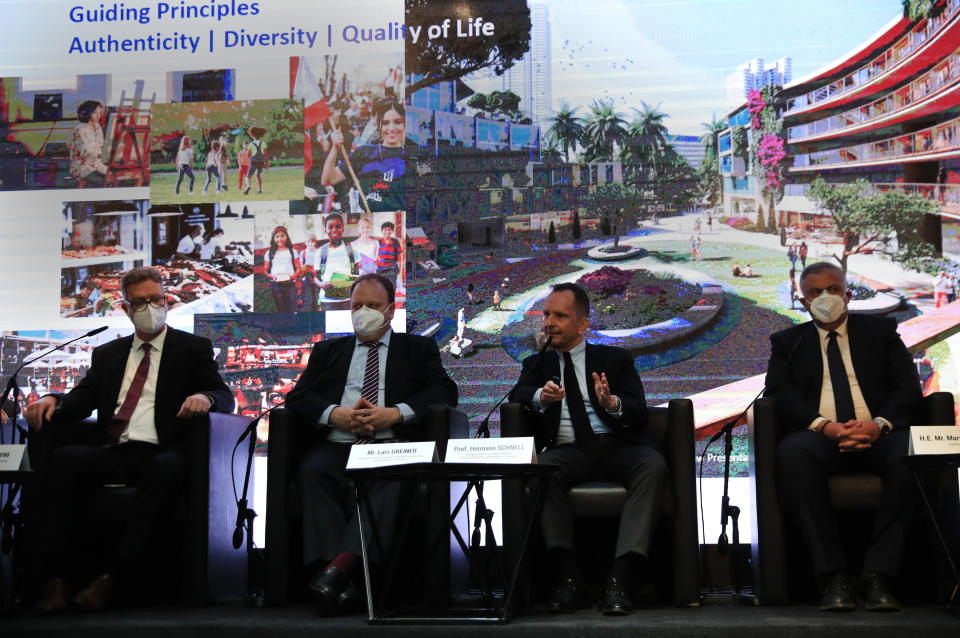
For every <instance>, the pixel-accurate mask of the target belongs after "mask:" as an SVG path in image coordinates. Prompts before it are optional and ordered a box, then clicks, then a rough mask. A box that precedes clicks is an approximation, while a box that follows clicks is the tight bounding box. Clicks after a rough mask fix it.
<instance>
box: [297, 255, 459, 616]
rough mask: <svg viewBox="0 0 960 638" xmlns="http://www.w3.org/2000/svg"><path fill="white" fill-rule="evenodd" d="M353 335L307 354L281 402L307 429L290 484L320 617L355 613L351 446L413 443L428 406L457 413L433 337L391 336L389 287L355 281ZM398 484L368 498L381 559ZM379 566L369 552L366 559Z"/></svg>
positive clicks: (382, 281) (368, 278) (376, 279)
mask: <svg viewBox="0 0 960 638" xmlns="http://www.w3.org/2000/svg"><path fill="white" fill-rule="evenodd" d="M350 304H351V308H352V313H353V314H352V319H353V330H354V335H353V336H349V337H341V338H339V339H331V340H324V341H321V342H319V343H318V344H317V345H315V346H314V348H313V351H312V352H311V354H310V360H309V361H308V362H307V367H306V369H305V370H304V371H303V374H302V375H301V376H300V379H299V380H298V381H297V385H296V386H295V387H294V389H293V390H291V391H290V393H289V394H288V395H287V403H286V405H287V408H288V409H289V410H290V411H291V412H294V413H296V414H298V415H299V416H300V418H301V419H302V421H303V422H305V423H308V424H310V425H311V428H312V429H311V432H310V435H311V436H312V438H313V442H312V449H311V450H310V452H308V453H307V455H306V456H305V458H304V460H303V462H302V463H301V465H300V468H299V471H298V473H297V477H298V480H299V483H300V487H301V493H302V495H303V525H304V528H303V544H304V547H303V555H304V564H305V566H306V568H307V570H308V572H313V576H312V577H311V578H310V579H309V581H308V586H309V588H310V590H311V591H312V592H313V593H314V595H315V596H316V598H317V600H318V601H319V603H320V606H321V610H322V611H324V612H325V613H353V612H356V611H359V610H360V608H361V605H362V600H363V599H362V595H361V591H362V583H361V581H360V574H361V573H362V565H361V563H360V554H361V550H360V536H359V527H358V521H357V517H356V507H355V506H353V505H352V504H351V503H350V502H349V499H348V498H345V495H346V494H350V493H352V487H351V484H350V482H349V480H348V479H347V478H346V475H345V473H344V469H345V466H346V462H347V457H348V455H349V452H350V446H351V445H353V444H355V443H358V442H387V441H406V440H417V439H422V438H423V437H424V433H423V431H422V424H423V417H424V415H425V413H426V410H427V407H428V406H430V405H433V404H446V405H449V406H451V407H455V406H456V405H457V386H456V384H454V382H453V381H452V380H451V379H450V377H449V376H447V373H446V371H445V370H444V369H443V364H442V363H441V361H440V351H439V349H438V348H437V344H436V342H435V341H433V339H428V338H426V337H421V336H418V335H410V334H404V333H394V332H393V331H392V330H391V329H390V321H391V320H392V319H393V314H394V288H393V283H392V282H391V281H390V280H389V279H388V278H386V277H384V276H383V275H379V274H376V273H370V274H366V275H361V276H360V277H358V278H357V279H356V281H354V282H353V285H352V286H351V289H350ZM399 500H400V493H399V486H398V485H397V484H396V483H393V484H381V485H377V486H375V487H374V488H373V489H372V490H371V494H370V505H371V508H372V509H373V510H374V512H375V516H374V519H375V520H376V521H377V526H378V528H379V532H380V537H381V538H382V539H383V540H384V546H385V551H389V538H390V533H391V531H392V528H393V527H394V522H395V520H396V516H397V511H398V507H399ZM368 555H369V556H370V559H371V561H372V562H373V563H374V564H376V563H377V562H379V561H380V560H381V559H382V557H381V556H379V555H377V552H376V548H372V551H371V552H370V553H369V554H368Z"/></svg>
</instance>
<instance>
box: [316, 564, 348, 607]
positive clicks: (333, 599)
mask: <svg viewBox="0 0 960 638" xmlns="http://www.w3.org/2000/svg"><path fill="white" fill-rule="evenodd" d="M349 580H350V577H349V576H348V575H347V573H346V572H343V571H341V570H339V569H337V568H336V567H333V566H330V567H327V568H326V569H324V570H323V571H322V572H318V573H317V575H315V576H314V577H313V578H311V579H310V580H309V581H308V582H307V587H309V588H310V591H312V592H313V595H314V597H316V599H317V600H318V601H319V602H320V606H321V608H322V609H324V610H326V611H333V610H335V609H336V608H337V598H338V597H339V596H340V593H341V592H343V590H344V589H346V587H347V582H348V581H349Z"/></svg>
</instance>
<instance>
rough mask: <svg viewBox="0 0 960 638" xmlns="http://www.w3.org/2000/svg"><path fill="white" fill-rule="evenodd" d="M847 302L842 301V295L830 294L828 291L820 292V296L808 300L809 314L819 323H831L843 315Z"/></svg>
mask: <svg viewBox="0 0 960 638" xmlns="http://www.w3.org/2000/svg"><path fill="white" fill-rule="evenodd" d="M846 309H847V304H845V303H844V302H843V296H842V295H831V294H830V293H828V292H823V293H820V296H819V297H817V298H816V299H814V300H813V301H811V302H810V314H811V315H813V318H814V319H816V320H817V321H819V322H821V323H833V322H834V321H836V320H838V319H839V318H840V317H842V316H843V312H844V310H846Z"/></svg>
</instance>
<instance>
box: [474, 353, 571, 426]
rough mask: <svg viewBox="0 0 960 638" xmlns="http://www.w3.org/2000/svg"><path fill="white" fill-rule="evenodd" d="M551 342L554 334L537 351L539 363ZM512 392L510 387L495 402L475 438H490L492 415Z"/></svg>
mask: <svg viewBox="0 0 960 638" xmlns="http://www.w3.org/2000/svg"><path fill="white" fill-rule="evenodd" d="M551 343H553V335H547V340H546V341H544V342H543V345H542V346H540V350H539V351H537V363H538V364H539V363H540V358H541V357H542V356H543V353H544V352H546V351H547V348H549V347H550V344H551ZM511 392H513V388H510V389H509V390H507V393H506V394H505V395H503V397H502V398H501V399H500V400H499V401H497V402H496V403H495V404H494V406H493V408H491V410H490V411H489V412H487V416H485V417H484V418H483V421H481V422H480V425H479V426H478V427H477V433H476V434H474V435H473V438H475V439H479V438H481V437H482V438H484V439H488V438H490V417H491V416H493V413H494V411H496V409H497V408H499V407H500V406H501V405H502V404H503V402H504V401H506V400H507V397H509V396H510V393H511Z"/></svg>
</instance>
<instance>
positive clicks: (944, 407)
mask: <svg viewBox="0 0 960 638" xmlns="http://www.w3.org/2000/svg"><path fill="white" fill-rule="evenodd" d="M920 423H921V424H923V425H955V424H956V415H955V414H954V411H953V393H952V392H934V393H933V394H928V395H927V396H925V397H923V404H922V407H921V419H920Z"/></svg>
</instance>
